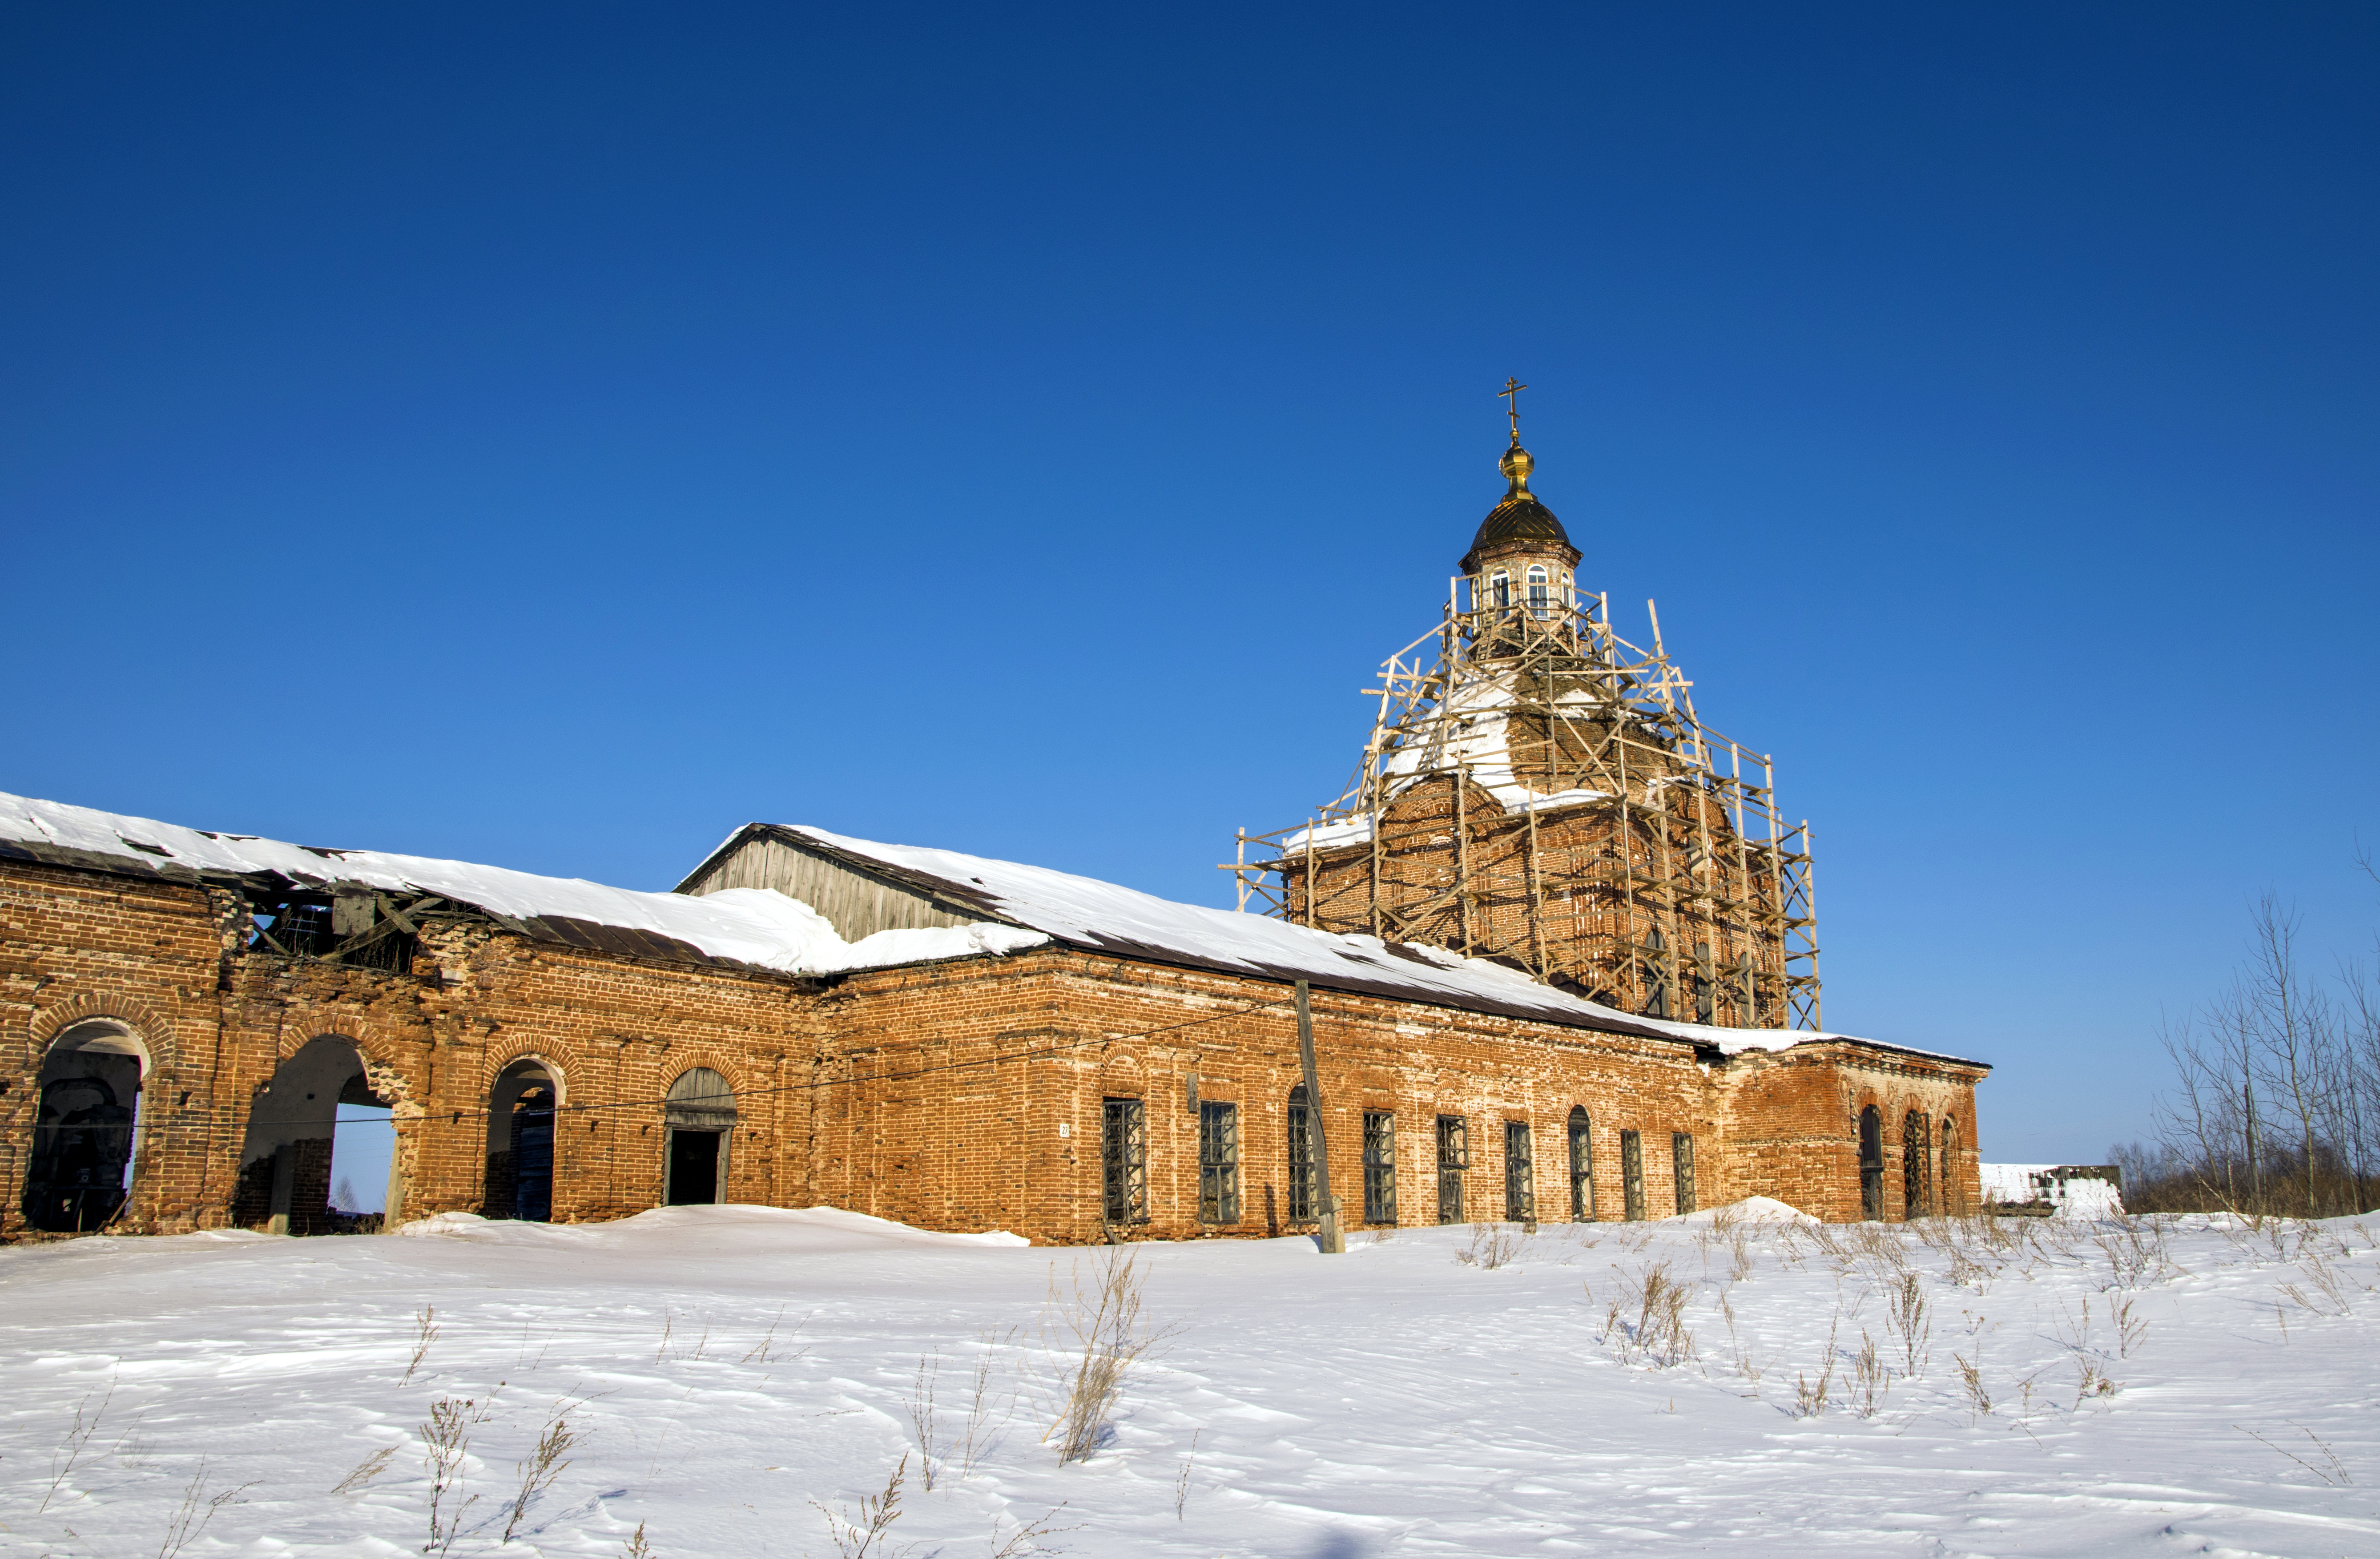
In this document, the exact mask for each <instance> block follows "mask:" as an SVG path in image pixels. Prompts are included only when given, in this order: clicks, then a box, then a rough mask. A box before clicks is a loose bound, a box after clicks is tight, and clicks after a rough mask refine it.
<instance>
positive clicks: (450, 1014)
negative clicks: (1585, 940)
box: [0, 863, 1980, 1241]
mask: <svg viewBox="0 0 2380 1559" xmlns="http://www.w3.org/2000/svg"><path fill="white" fill-rule="evenodd" d="M243 940H244V936H243V934H242V927H241V926H240V924H239V913H238V911H237V905H236V901H235V900H234V899H233V897H232V895H227V894H222V893H217V892H211V891H209V890H205V889H200V888H192V887H179V886H175V885H171V884H164V883H151V882H145V881H141V880H139V879H130V878H115V877H111V876H107V875H103V874H100V873H93V872H82V871H61V870H53V869H50V868H44V867H34V866H24V865H19V864H17V863H0V1080H5V1081H6V1083H7V1085H8V1086H7V1088H6V1091H5V1092H0V1145H5V1146H0V1152H5V1155H6V1156H5V1158H0V1167H5V1168H6V1173H7V1176H8V1178H7V1181H6V1185H7V1194H6V1202H5V1204H4V1205H0V1233H19V1232H21V1231H22V1221H21V1217H20V1214H19V1212H18V1193H19V1191H20V1190H21V1188H22V1185H23V1177H24V1153H25V1149H26V1145H27V1143H28V1142H29V1141H30V1124H31V1122H30V1111H31V1105H32V1102H33V1096H34V1094H35V1092H36V1089H35V1086H34V1079H35V1077H36V1076H37V1074H38V1071H39V1068H40V1066H41V1061H42V1054H43V1053H44V1051H45V1048H46V1046H47V1045H48V1043H49V1041H51V1040H53V1039H54V1038H55V1036H56V1035H57V1034H59V1033H60V1032H62V1031H63V1030H64V1029H67V1027H68V1026H69V1025H70V1024H72V1023H73V1022H75V1021H77V1020H79V1018H82V1017H94V1016H104V1017H113V1018H115V1019H117V1020H119V1021H121V1022H122V1023H123V1024H125V1025H126V1026H127V1027H128V1029H131V1030H132V1031H133V1032H134V1033H135V1034H136V1035H137V1036H138V1037H139V1038H140V1041H141V1042H142V1043H143V1044H144V1045H145V1046H146V1047H147V1048H148V1050H149V1052H150V1054H151V1056H152V1070H151V1073H150V1076H149V1078H148V1080H147V1083H146V1085H145V1087H144V1091H143V1097H142V1102H141V1132H140V1152H139V1161H138V1162H139V1173H138V1175H137V1176H136V1179H135V1183H134V1188H133V1195H132V1199H131V1200H130V1202H129V1204H128V1207H127V1210H126V1212H125V1214H124V1216H123V1217H122V1218H121V1219H120V1220H119V1222H118V1224H117V1227H119V1228H122V1229H125V1230H130V1231H152V1232H163V1231H172V1230H177V1229H188V1228H193V1227H218V1226H222V1225H224V1224H227V1223H229V1222H230V1221H231V1220H232V1218H233V1202H234V1197H235V1194H236V1192H237V1180H238V1165H239V1158H240V1151H241V1145H242V1141H243V1139H244V1138H245V1135H246V1130H247V1121H248V1112H249V1101H250V1100H251V1099H253V1098H254V1097H255V1094H256V1091H257V1090H258V1089H259V1088H260V1087H261V1086H262V1085H263V1084H264V1083H266V1082H267V1081H269V1080H270V1079H271V1078H272V1077H273V1070H274V1068H275V1067H276V1066H278V1065H279V1064H280V1063H281V1062H282V1061H284V1060H285V1059H286V1058H288V1057H290V1056H292V1055H294V1054H297V1051H298V1050H299V1049H300V1047H302V1046H303V1045H305V1043H306V1042H307V1041H309V1040H310V1039H312V1038H314V1037H315V1036H317V1035H322V1034H335V1035H342V1036H345V1037H346V1038H347V1039H349V1040H351V1041H354V1042H355V1044H356V1046H357V1048H358V1052H359V1053H360V1054H361V1056H362V1058H363V1060H364V1062H365V1065H366V1068H367V1072H368V1076H369V1077H370V1080H371V1084H372V1086H373V1088H374V1089H375V1090H377V1092H378V1093H379V1095H380V1097H382V1098H383V1099H384V1100H387V1101H389V1102H391V1103H392V1105H393V1107H394V1114H395V1120H396V1127H397V1158H398V1163H399V1165H400V1167H401V1170H402V1174H403V1179H404V1188H403V1199H402V1203H401V1210H400V1217H401V1218H417V1217H421V1216H424V1215H427V1214H430V1213H433V1212H448V1211H465V1212H477V1211H480V1209H481V1205H482V1200H483V1197H484V1195H485V1188H486V1182H487V1156H486V1155H487V1131H488V1126H487V1119H486V1114H485V1111H486V1109H487V1105H488V1101H489V1095H490V1090H491V1089H492V1086H493V1085H494V1082H495V1080H496V1077H497V1075H498V1073H499V1072H501V1071H502V1070H503V1068H504V1066H506V1065H508V1064H509V1063H511V1062H513V1061H515V1060H516V1059H518V1058H520V1057H523V1056H530V1055H533V1056H536V1057H539V1058H540V1059H541V1060H542V1061H543V1062H544V1063H545V1064H546V1065H547V1066H548V1067H549V1068H550V1069H551V1070H552V1071H553V1073H554V1074H555V1075H556V1076H558V1077H559V1078H560V1079H561V1085H562V1092H563V1105H562V1112H561V1114H559V1116H558V1118H557V1121H556V1130H555V1167H554V1180H553V1216H554V1217H555V1219H556V1220H557V1221H576V1220H585V1219H597V1218H610V1217H618V1216H623V1215H625V1214H628V1213H632V1212H640V1211H642V1210H644V1209H647V1208H650V1207H653V1206H655V1205H657V1204H658V1203H659V1201H660V1200H661V1196H662V1163H663V1140H664V1131H665V1126H664V1122H663V1114H662V1097H663V1095H664V1094H665V1093H666V1091H667V1090H668V1087H669V1085H670V1082H671V1081H672V1079H674V1078H676V1077H677V1076H678V1075H679V1074H681V1073H682V1072H684V1071H686V1069H688V1068H689V1067H693V1066H707V1067H710V1068H711V1069H713V1070H715V1071H717V1072H719V1073H721V1074H722V1075H723V1076H724V1077H725V1078H727V1079H728V1081H729V1083H730V1084H731V1086H732V1087H733V1088H734V1090H735V1095H736V1106H737V1115H736V1124H735V1128H734V1130H733V1131H732V1132H731V1134H730V1137H729V1141H728V1148H727V1164H726V1172H725V1186H724V1191H725V1196H726V1198H727V1199H728V1200H735V1201H748V1202H762V1203H770V1204H774V1205H777V1206H784V1207H802V1206H809V1205H813V1204H820V1203H822V1204H827V1205H832V1206H836V1207H845V1208H851V1209H854V1210H856V1211H859V1212H869V1213H874V1214H877V1215H879V1216H882V1217H887V1218H895V1219H899V1220H901V1221H903V1222H906V1223H912V1224H920V1225H922V1226H925V1227H929V1228H944V1229H985V1228H995V1227H997V1228H1007V1229H1011V1230H1014V1231H1016V1232H1019V1233H1024V1234H1028V1235H1031V1236H1034V1237H1035V1238H1038V1239H1047V1240H1061V1241H1065V1240H1091V1239H1098V1238H1100V1237H1102V1236H1103V1231H1102V1220H1101V1200H1100V1163H1099V1144H1100V1137H1099V1123H1100V1105H1101V1101H1102V1099H1104V1098H1107V1097H1111V1096H1129V1097H1134V1098H1138V1099H1141V1100H1142V1101H1143V1102H1144V1108H1145V1111H1146V1117H1147V1187H1148V1209H1147V1211H1148V1220H1147V1224H1145V1225H1142V1226H1140V1227H1138V1228H1136V1229H1135V1230H1133V1231H1131V1232H1132V1233H1133V1234H1135V1236H1162V1237H1185V1238H1186V1237H1196V1236H1202V1235H1208V1234H1237V1235H1262V1234H1269V1233H1274V1232H1278V1231H1280V1230H1282V1229H1284V1228H1286V1227H1287V1226H1288V1225H1287V1220H1286V1212H1287V1192H1288V1188H1287V1168H1288V1165H1287V1113H1286V1108H1287V1102H1288V1095H1289V1091H1290V1090H1291V1088H1292V1087H1293V1086H1294V1085H1295V1084H1296V1083H1297V1081H1298V1080H1299V1077H1300V1069H1299V1065H1298V1059H1297V1038H1296V1024H1295V1020H1294V1017H1293V1007H1292V1005H1291V999H1292V998H1291V991H1290V988H1289V987H1287V986H1285V985H1282V984H1280V983H1277V982H1272V981H1267V980H1256V979H1250V978H1244V977H1238V976H1232V975H1225V974H1218V973H1212V972H1208V971H1201V970H1188V969H1178V968H1169V967H1165V966H1159V965H1150V964H1144V963H1135V962H1131V961H1127V960H1123V959H1119V958H1111V957H1106V956H1096V955H1091V954H1087V953H1079V952H1075V951H1070V950H1065V949H1059V948H1044V949H1038V950H1035V951H1031V952H1028V953H1025V954H1021V955H1017V956H1011V957H1006V958H974V959H965V960H958V961H953V962H951V963H945V964H934V965H924V966H918V967H915V968H901V969H886V970H877V971H870V972H866V973H860V974H855V975H851V976H848V977H844V978H843V979H840V980H834V981H831V982H820V981H815V980H798V979H794V978H791V977H783V976H774V975H764V974H751V973H744V972H738V971H735V970H728V969H722V968H712V967H707V966H690V965H677V964H665V963H659V962H647V961H638V960H634V959H628V958H621V957H614V956H601V955H595V954H589V953H584V952H579V951H577V950H573V949H565V948H560V947H555V946H552V945H549V944H536V943H531V942H528V941H526V940H524V939H522V938H519V937H516V936H514V935H512V934H510V933H508V932H499V931H495V930H492V929H491V928H489V927H487V926H485V925H484V924H480V923H447V924H444V925H440V924H435V923H433V924H431V925H429V926H426V927H425V929H424V932H423V935H422V938H421V946H420V955H419V957H418V958H417V959H416V961H415V964H414V968H413V969H412V971H411V972H409V973H392V972H381V971H371V970H356V969H345V968H338V967H335V966H331V965H324V964H319V963H306V962H291V961H289V960H285V959H283V958H280V957H277V956H258V955H255V954H251V953H248V952H245V951H237V950H236V949H237V947H238V944H240V943H241V942H242V941H243ZM1313 1018H1314V1030H1315V1044H1316V1053H1317V1061H1318V1072H1319V1080H1320V1084H1321V1091H1322V1099H1323V1106H1324V1107H1323V1111H1322V1124H1323V1127H1324V1134H1325V1138H1326V1140H1327V1144H1328V1149H1329V1163H1330V1180H1331V1187H1332V1189H1333V1190H1334V1191H1336V1192H1338V1193H1339V1194H1340V1195H1341V1196H1342V1198H1343V1199H1345V1206H1346V1208H1347V1212H1348V1218H1349V1222H1350V1224H1359V1223H1360V1222H1361V1215H1362V1211H1363V1172H1362V1163H1361V1155H1362V1114H1363V1112H1364V1111H1365V1110H1366V1109H1374V1110H1388V1111H1391V1112H1393V1113H1394V1114H1395V1116H1396V1134H1397V1160H1398V1175H1397V1179H1398V1212H1399V1221H1400V1222H1402V1223H1404V1224H1426V1223H1431V1222H1435V1221H1436V1218H1437V1205H1436V1202H1437V1197H1436V1186H1437V1177H1436V1168H1435V1121H1436V1117H1437V1116H1438V1115H1439V1114H1460V1115H1462V1116H1463V1117H1465V1119H1466V1120H1467V1121H1468V1122H1469V1123H1470V1139H1471V1167H1470V1169H1469V1170H1468V1171H1467V1172H1466V1173H1465V1175H1464V1176H1463V1183H1464V1197H1465V1203H1466V1211H1467V1212H1468V1213H1469V1214H1470V1215H1471V1216H1473V1217H1501V1216H1502V1214H1503V1210H1504V1151H1505V1143H1504V1129H1503V1127H1504V1123H1505V1122H1507V1121H1518V1122H1522V1123H1524V1124H1525V1125H1526V1126H1527V1127H1528V1128H1529V1130H1530V1132H1531V1140H1532V1145H1533V1156H1534V1159H1535V1163H1536V1208H1537V1212H1538V1215H1539V1216H1540V1217H1541V1218H1543V1219H1546V1220H1549V1221H1560V1220H1562V1219H1566V1218H1567V1217H1568V1216H1569V1209H1570V1198H1569V1190H1568V1181H1567V1157H1568V1144H1567V1122H1568V1117H1569V1114H1570V1111H1571V1109H1572V1108H1573V1106H1574V1105H1576V1106H1583V1107H1584V1108H1585V1110H1586V1111H1587V1113H1588V1114H1589V1116H1590V1119H1591V1121H1592V1133H1593V1143H1594V1154H1595V1168H1596V1171H1597V1175H1596V1192H1597V1213H1598V1215H1599V1216H1601V1217H1604V1218H1618V1217H1620V1216H1621V1185H1620V1176H1619V1166H1620V1142H1619V1134H1620V1132H1621V1131H1622V1130H1623V1129H1634V1130H1638V1131H1641V1132H1642V1133H1643V1134H1644V1147H1645V1201H1646V1208H1647V1212H1649V1213H1650V1214H1651V1215H1653V1216H1660V1215H1662V1214H1664V1213H1667V1212H1670V1210H1671V1208H1672V1207H1673V1206H1674V1200H1673V1195H1674V1192H1673V1188H1672V1186H1671V1184H1670V1178H1671V1175H1670V1162H1671V1161H1670V1133H1672V1132H1675V1131H1684V1132H1690V1133H1692V1134H1693V1135H1694V1139H1695V1148H1696V1151H1695V1158H1696V1178H1697V1182H1698V1186H1697V1193H1698V1200H1699V1201H1700V1203H1701V1205H1703V1206H1706V1207H1707V1206H1712V1205H1716V1204H1717V1203H1718V1202H1721V1201H1726V1200H1734V1199H1736V1198H1738V1197H1741V1196H1744V1195H1748V1194H1752V1193H1754V1192H1759V1193H1762V1194H1767V1195H1772V1196H1778V1197H1780V1198H1782V1199H1783V1200H1788V1201H1791V1202H1792V1203H1794V1204H1795V1205H1797V1206H1801V1207H1804V1208H1807V1209H1808V1210H1809V1211H1811V1212H1817V1213H1819V1214H1821V1215H1822V1216H1827V1217H1830V1218H1850V1217H1856V1216H1858V1212H1859V1191H1858V1176H1857V1170H1856V1164H1855V1162H1854V1159H1853V1150H1852V1137H1851V1131H1852V1126H1851V1121H1852V1118H1853V1117H1854V1116H1855V1115H1856V1113H1857V1110H1858V1108H1859V1107H1860V1105H1861V1103H1863V1102H1876V1104H1877V1105H1878V1108H1879V1109H1880V1110H1881V1111H1882V1112H1883V1114H1884V1117H1885V1124H1886V1136H1887V1141H1888V1154H1889V1162H1888V1171H1887V1175H1886V1182H1887V1190H1888V1203H1889V1207H1890V1210H1891V1211H1890V1212H1889V1213H1888V1215H1892V1216H1898V1215H1899V1197H1900V1184H1901V1180H1900V1167H1899V1166H1900V1159H1899V1156H1898V1154H1899V1145H1900V1127H1901V1120H1902V1118H1903V1116H1904V1114H1906V1112H1907V1111H1908V1110H1909V1109H1910V1108H1912V1107H1913V1106H1922V1107H1923V1108H1925V1110H1926V1111H1928V1112H1929V1118H1936V1119H1940V1118H1953V1119H1956V1120H1957V1121H1958V1122H1959V1125H1960V1139H1959V1141H1960V1151H1959V1163H1958V1164H1957V1166H1956V1174H1955V1175H1954V1176H1951V1177H1949V1178H1948V1179H1946V1182H1945V1183H1946V1185H1948V1184H1951V1183H1953V1182H1955V1185H1956V1186H1957V1187H1958V1188H1961V1190H1962V1192H1963V1194H1964V1195H1966V1196H1967V1197H1969V1198H1970V1199H1974V1198H1975V1188H1974V1182H1975V1174H1974V1159H1975V1152H1974V1149H1975V1144H1976V1141H1977V1138H1976V1133H1975V1123H1974V1103H1973V1085H1974V1082H1975V1080H1976V1079H1977V1078H1978V1077H1979V1076H1980V1073H1979V1072H1977V1071H1976V1070H1975V1069H1973V1068H1960V1067H1956V1066H1941V1065H1936V1064H1933V1063H1925V1062H1918V1061H1912V1060H1908V1059H1905V1058H1899V1057H1894V1056H1891V1055H1888V1054H1885V1053H1880V1052H1876V1051H1873V1050H1869V1049H1867V1048H1866V1047H1862V1046H1855V1045H1844V1044H1833V1045H1825V1046H1815V1047H1802V1048H1797V1049H1796V1050H1794V1051H1792V1052H1791V1053H1788V1054H1784V1055H1779V1056H1770V1055H1765V1054H1755V1055H1752V1056H1748V1057H1741V1058H1738V1059H1736V1060H1735V1061H1733V1062H1731V1063H1726V1064H1718V1063H1716V1062H1714V1061H1713V1060H1712V1058H1710V1057H1708V1056H1707V1055H1706V1056H1704V1057H1702V1058H1700V1059H1698V1058H1697V1056H1696V1054H1695V1053H1694V1050H1693V1048H1692V1047H1690V1046H1688V1045H1686V1044H1684V1043H1682V1042H1679V1043H1671V1042H1667V1041H1653V1040H1645V1039H1637V1038H1631V1037H1625V1036H1618V1035H1608V1034H1599V1033H1593V1032H1588V1031H1585V1030H1578V1029H1564V1028H1560V1027H1556V1026H1553V1025H1548V1024H1537V1023H1529V1022H1524V1021H1521V1020H1517V1019H1507V1018H1500V1017H1483V1016H1479V1015H1475V1014H1466V1013H1457V1012H1451V1011H1447V1010H1444V1009H1440V1008H1434V1007H1427V1006H1422V1005H1414V1004H1409V1003H1403V1002H1395V1001H1390V1000H1386V999H1382V998H1378V997H1372V996H1361V995H1351V994H1345V993H1337V992H1330V991H1317V992H1315V993H1314V994H1313ZM1194 1076H1195V1078H1196V1090H1197V1096H1198V1097H1199V1098H1201V1099H1204V1100H1208V1101H1216V1102H1231V1103H1233V1104H1236V1105H1237V1106H1238V1107H1239V1114H1240V1179H1241V1203H1242V1217H1241V1219H1240V1221H1239V1223H1238V1224H1235V1225H1231V1226H1228V1227H1222V1228H1218V1227H1215V1226H1213V1225H1208V1224H1201V1223H1200V1222H1199V1221H1198V1204H1197V1192H1198V1181H1197V1123H1198V1117H1197V1114H1196V1110H1195V1109H1194V1108H1193V1107H1192V1105H1191V1102H1190V1099H1191V1093H1190V1089H1191V1083H1192V1079H1193V1078H1194ZM1061 1128H1063V1130H1064V1133H1065V1134H1064V1135H1060V1131H1061ZM313 1178H319V1176H314V1177H313Z"/></svg>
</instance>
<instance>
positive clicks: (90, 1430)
mask: <svg viewBox="0 0 2380 1559" xmlns="http://www.w3.org/2000/svg"><path fill="white" fill-rule="evenodd" d="M94 1396H96V1397H98V1398H99V1406H98V1407H92V1406H91V1398H92V1397H94ZM113 1401H115V1378H114V1377H112V1376H111V1377H110V1378H109V1380H108V1382H107V1389H106V1391H105V1392H104V1393H102V1392H99V1391H89V1392H85V1393H84V1394H83V1398H82V1400H81V1401H80V1402H79V1403H77V1404H75V1416H74V1424H73V1427H71V1428H70V1429H68V1430H67V1432H66V1436H65V1438H63V1439H61V1440H60V1441H59V1442H58V1444H57V1448H56V1449H55V1450H54V1451H52V1452H51V1453H50V1486H49V1489H48V1491H47V1492H44V1493H43V1494H42V1503H41V1504H38V1505H35V1506H34V1507H33V1514H34V1515H36V1516H39V1515H40V1514H41V1513H42V1511H45V1510H47V1509H49V1508H50V1502H51V1501H52V1500H54V1499H55V1498H57V1497H58V1490H59V1488H60V1487H61V1486H62V1485H63V1484H64V1483H65V1482H66V1480H67V1479H68V1478H69V1477H71V1476H72V1475H73V1473H74V1469H75V1463H76V1462H77V1461H79V1460H80V1459H81V1457H82V1453H83V1447H84V1446H86V1445H89V1444H90V1443H91V1436H92V1435H94V1434H97V1433H98V1432H99V1420H100V1419H102V1418H103V1417H104V1416H105V1414H106V1412H107V1405H108V1404H109V1403H111V1402H113Z"/></svg>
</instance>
